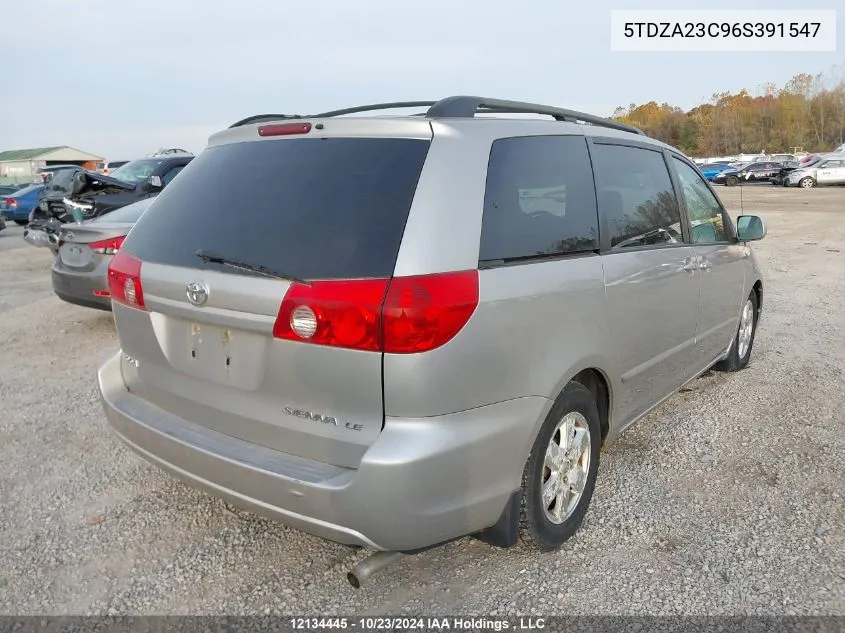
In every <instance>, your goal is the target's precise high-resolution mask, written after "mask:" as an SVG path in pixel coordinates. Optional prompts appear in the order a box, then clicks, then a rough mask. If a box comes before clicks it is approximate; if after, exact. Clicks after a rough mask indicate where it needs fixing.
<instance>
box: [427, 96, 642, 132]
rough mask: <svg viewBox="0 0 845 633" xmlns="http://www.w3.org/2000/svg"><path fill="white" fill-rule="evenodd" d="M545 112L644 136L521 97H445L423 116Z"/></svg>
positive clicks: (608, 121)
mask: <svg viewBox="0 0 845 633" xmlns="http://www.w3.org/2000/svg"><path fill="white" fill-rule="evenodd" d="M496 113H501V114H547V115H549V116H551V117H554V119H555V120H556V121H572V122H574V123H577V122H580V121H583V122H584V123H589V124H591V125H600V126H602V127H608V128H612V129H614V130H621V131H623V132H631V133H633V134H640V135H643V136H645V132H643V131H642V130H640V129H639V128H636V127H634V126H633V125H628V124H626V123H619V122H618V121H612V120H611V119H605V118H604V117H600V116H595V115H594V114H588V113H586V112H578V111H577V110H567V109H565V108H555V107H553V106H547V105H541V104H539V103H525V102H522V101H506V100H504V99H488V98H486V97H470V96H455V97H446V98H445V99H441V100H440V101H438V102H437V103H435V104H434V105H432V106H431V107H430V108H429V109H428V112H427V113H426V116H428V117H430V118H433V119H434V118H471V117H474V116H475V115H476V114H496Z"/></svg>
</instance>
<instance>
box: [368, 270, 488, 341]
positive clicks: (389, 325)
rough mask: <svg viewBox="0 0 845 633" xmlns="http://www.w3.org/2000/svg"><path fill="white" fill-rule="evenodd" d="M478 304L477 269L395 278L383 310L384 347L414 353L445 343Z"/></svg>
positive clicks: (452, 336) (464, 322)
mask: <svg viewBox="0 0 845 633" xmlns="http://www.w3.org/2000/svg"><path fill="white" fill-rule="evenodd" d="M477 307H478V271H477V270H465V271H461V272H455V273H441V274H436V275H419V276H415V277H394V278H393V280H392V281H391V282H390V288H388V290H387V297H386V298H385V300H384V307H383V309H382V330H383V340H382V345H383V349H384V351H385V353H388V354H414V353H417V352H427V351H428V350H432V349H435V348H437V347H440V346H441V345H445V344H446V343H448V342H449V341H451V340H452V339H453V338H454V336H455V335H456V334H457V333H458V332H460V331H461V329H462V328H463V327H464V326H465V325H466V324H467V322H468V321H469V319H470V317H471V316H472V314H473V312H475V309H476V308H477Z"/></svg>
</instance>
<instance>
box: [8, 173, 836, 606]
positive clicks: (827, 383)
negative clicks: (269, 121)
mask: <svg viewBox="0 0 845 633" xmlns="http://www.w3.org/2000/svg"><path fill="white" fill-rule="evenodd" d="M719 192H720V194H721V195H723V197H724V199H725V200H726V202H727V203H728V205H729V207H730V208H731V209H732V211H734V212H735V214H738V212H739V208H740V201H739V190H738V189H720V190H719ZM743 198H744V200H743V203H744V207H745V210H746V211H752V210H753V211H755V212H759V213H760V214H761V215H763V216H764V217H765V218H766V220H767V221H768V223H769V237H768V238H767V239H766V240H764V241H763V242H761V243H760V244H759V245H758V246H757V248H756V250H757V253H758V255H759V257H760V260H761V263H762V265H763V267H764V270H765V271H766V274H767V279H766V283H767V286H766V295H765V305H764V318H763V321H762V322H761V327H760V330H759V332H758V336H757V340H756V344H755V347H754V352H753V358H752V362H751V365H750V366H749V368H748V369H747V370H746V371H744V372H742V373H739V374H733V375H724V374H715V373H709V374H707V375H705V376H704V377H702V378H700V379H699V380H697V381H695V383H694V384H692V385H690V387H689V388H688V389H686V390H684V392H683V393H680V394H678V395H676V396H674V397H672V398H670V399H669V400H668V401H667V402H666V403H665V404H663V405H662V406H661V407H659V408H658V409H657V410H656V411H654V412H653V413H652V414H651V415H649V416H648V417H647V418H646V419H644V420H642V421H641V422H640V423H639V424H638V425H636V426H635V427H634V428H632V429H631V430H630V431H628V432H626V433H625V434H624V435H623V437H622V438H621V439H620V440H619V441H618V442H617V443H616V444H614V445H613V446H612V447H610V448H609V449H608V451H607V452H606V453H605V454H604V455H603V457H602V462H601V467H600V471H599V483H598V486H597V489H596V493H595V497H594V498H593V505H592V508H591V510H590V512H589V513H588V515H587V519H586V521H585V523H584V526H583V528H582V530H581V531H580V532H579V534H578V535H577V536H576V537H575V538H574V539H572V540H571V541H570V542H569V543H568V544H567V545H566V546H565V547H564V548H563V549H562V550H561V551H559V552H557V553H553V554H537V553H532V552H530V551H528V550H526V549H524V548H523V547H522V546H519V547H517V548H513V549H510V550H496V549H493V548H491V547H489V546H487V545H484V544H482V543H480V542H477V541H474V540H471V539H463V540H461V541H457V542H455V543H452V544H450V545H447V546H445V547H442V548H439V549H436V550H433V551H430V552H427V553H425V554H422V555H418V556H414V557H406V558H405V559H404V560H403V561H401V562H400V563H399V564H397V565H394V566H392V567H390V568H388V569H386V570H384V571H383V572H381V573H380V574H379V575H377V576H375V577H373V579H372V580H371V581H370V583H369V584H367V585H365V586H364V588H362V589H360V590H358V591H356V590H354V589H352V588H351V587H350V586H349V585H348V584H347V582H346V579H345V570H346V569H347V567H348V566H349V565H350V563H352V562H354V561H355V560H356V559H357V558H360V557H362V556H363V555H364V552H361V551H355V550H352V549H350V548H347V547H344V546H340V545H335V544H331V543H327V542H324V541H322V540H320V539H317V538H315V537H311V536H308V535H306V534H302V533H299V532H296V531H294V530H290V529H287V528H285V527H283V526H281V525H279V524H277V523H273V522H271V521H268V520H265V519H262V518H259V517H256V516H253V515H251V514H248V513H246V512H242V511H240V510H237V509H235V508H233V507H230V506H227V505H226V504H224V503H223V502H221V501H219V500H217V499H215V498H213V497H211V496H208V495H206V494H204V493H202V492H199V491H196V490H193V489H191V488H189V487H188V486H186V485H184V484H182V483H180V482H178V481H176V480H174V479H172V478H170V477H169V476H167V475H165V474H163V473H161V472H160V471H158V470H157V469H155V468H154V467H152V466H150V465H148V464H147V463H145V462H144V461H142V460H141V459H140V458H138V457H136V456H134V455H133V454H131V453H130V452H129V451H128V450H127V449H125V448H124V447H123V446H122V444H121V443H120V442H119V441H118V440H117V439H116V437H115V436H114V435H113V434H112V433H110V432H109V429H108V428H107V425H106V422H105V419H104V416H103V414H102V413H101V410H100V406H99V403H98V400H97V391H96V384H95V377H94V375H95V371H96V368H97V366H98V365H99V363H100V362H101V361H102V360H103V359H105V358H106V357H107V356H108V355H109V354H110V353H111V352H112V351H113V350H115V349H116V347H117V342H116V338H115V334H114V328H113V326H112V321H111V317H110V315H109V314H107V313H99V312H96V311H90V310H86V309H83V308H77V307H74V306H71V305H68V304H65V303H62V302H61V301H59V300H58V299H57V298H55V297H54V296H53V295H52V292H51V290H50V282H49V272H48V270H49V265H50V262H51V259H52V257H51V255H50V254H49V253H48V252H47V251H46V250H44V249H34V248H32V247H29V246H26V245H25V244H24V243H23V242H22V240H21V239H20V233H21V230H20V229H19V227H15V226H12V227H10V228H9V229H7V230H6V231H3V232H2V233H0V244H2V246H0V271H2V272H0V318H2V322H3V326H2V327H3V334H4V340H3V344H2V348H0V534H1V535H2V537H0V613H3V614H18V615H21V614H104V613H119V614H124V613H126V614H224V613H225V614H252V613H286V614H294V613H296V614H312V613H313V614H320V613H326V612H329V613H331V612H335V613H337V612H341V613H348V614H352V613H373V614H379V613H402V612H417V613H426V614H431V615H434V614H447V613H456V612H462V613H483V614H495V613H497V612H498V613H516V612H519V613H542V614H551V613H570V614H586V613H589V614H685V615H696V614H792V613H795V614H840V615H843V614H845V529H843V528H845V514H843V494H845V441H843V426H845V404H844V403H843V392H845V388H844V387H845V380H843V370H845V335H843V328H844V327H845V323H844V322H843V316H842V315H843V314H845V293H843V291H842V288H843V286H845V263H843V262H845V190H843V189H819V190H811V191H798V190H783V189H780V188H763V187H759V188H755V187H746V188H745V190H744V192H743Z"/></svg>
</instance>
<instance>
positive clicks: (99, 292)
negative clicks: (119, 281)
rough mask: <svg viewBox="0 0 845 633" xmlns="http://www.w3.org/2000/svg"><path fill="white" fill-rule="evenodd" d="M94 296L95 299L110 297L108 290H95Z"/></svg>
mask: <svg viewBox="0 0 845 633" xmlns="http://www.w3.org/2000/svg"><path fill="white" fill-rule="evenodd" d="M94 296H95V297H108V296H109V291H108V290H95V291H94Z"/></svg>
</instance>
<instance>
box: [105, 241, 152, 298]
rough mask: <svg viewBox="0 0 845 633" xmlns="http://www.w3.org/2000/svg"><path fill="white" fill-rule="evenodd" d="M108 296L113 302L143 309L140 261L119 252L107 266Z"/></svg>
mask: <svg viewBox="0 0 845 633" xmlns="http://www.w3.org/2000/svg"><path fill="white" fill-rule="evenodd" d="M108 281H109V294H110V295H111V298H112V300H113V301H117V302H118V303H122V304H124V305H127V306H130V307H133V308H141V309H145V304H144V290H143V288H142V287H141V260H140V259H137V258H135V257H133V256H132V255H130V254H129V253H127V252H126V251H122V250H119V251H117V253H116V254H115V256H114V259H112V260H111V263H110V264H109V279H108Z"/></svg>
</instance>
